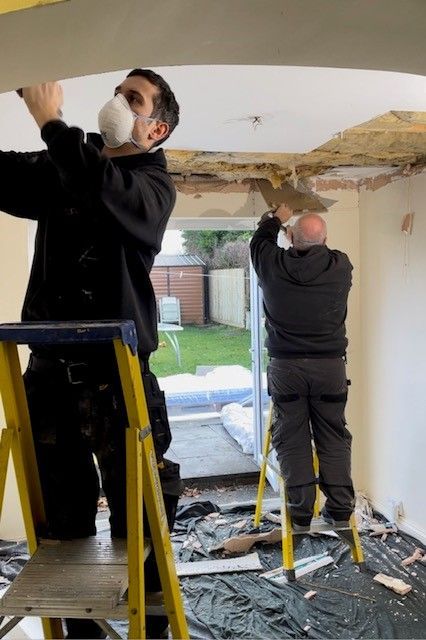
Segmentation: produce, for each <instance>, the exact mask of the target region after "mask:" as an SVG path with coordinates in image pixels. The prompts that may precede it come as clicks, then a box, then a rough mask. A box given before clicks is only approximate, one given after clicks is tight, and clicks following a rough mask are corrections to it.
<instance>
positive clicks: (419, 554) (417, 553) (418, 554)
mask: <svg viewBox="0 0 426 640" xmlns="http://www.w3.org/2000/svg"><path fill="white" fill-rule="evenodd" d="M424 558H425V551H424V549H420V547H417V548H416V549H415V550H414V553H412V554H411V556H408V558H404V560H402V562H401V564H402V566H403V567H408V566H409V565H410V564H414V562H416V560H420V562H424Z"/></svg>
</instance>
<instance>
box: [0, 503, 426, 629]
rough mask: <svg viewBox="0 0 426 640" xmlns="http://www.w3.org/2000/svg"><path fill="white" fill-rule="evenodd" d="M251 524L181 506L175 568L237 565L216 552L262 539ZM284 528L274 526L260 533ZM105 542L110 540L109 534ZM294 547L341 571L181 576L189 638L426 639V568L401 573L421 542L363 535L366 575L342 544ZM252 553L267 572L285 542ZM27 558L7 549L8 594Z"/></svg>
mask: <svg viewBox="0 0 426 640" xmlns="http://www.w3.org/2000/svg"><path fill="white" fill-rule="evenodd" d="M252 518H253V510H252V509H249V508H247V509H241V508H234V509H225V508H222V510H221V509H219V507H217V506H216V505H215V504H213V503H211V502H194V503H191V504H189V505H186V506H183V507H180V508H179V509H178V517H177V520H176V525H175V530H174V533H173V546H174V548H175V552H176V560H177V561H179V562H188V561H190V562H197V561H200V560H214V559H219V558H225V557H232V554H231V555H229V554H224V552H223V551H215V552H210V551H209V549H210V548H211V547H214V546H217V545H218V544H219V543H220V542H221V541H224V540H225V539H227V538H229V537H232V536H238V535H241V534H246V533H253V532H254V531H258V530H254V529H253V527H252V524H251V523H252ZM276 526H277V525H276V524H272V523H270V522H266V523H265V524H263V525H262V527H261V531H268V530H271V529H273V528H274V527H276ZM98 535H99V534H98ZM100 535H109V531H106V530H105V531H102V533H101V534H100ZM295 540H298V541H299V542H298V545H297V548H296V553H295V555H296V559H300V558H306V557H307V556H312V555H316V554H320V553H324V552H327V553H328V554H329V555H331V556H332V557H333V559H334V565H329V566H326V567H322V568H321V569H318V570H316V571H314V572H313V573H309V574H307V575H305V576H303V577H302V578H300V579H299V580H298V581H297V582H296V583H287V584H275V583H273V582H272V581H269V580H266V579H265V578H261V577H259V575H260V573H261V572H259V571H256V572H254V571H250V572H240V573H233V574H232V573H225V574H210V575H202V576H192V577H187V578H185V577H182V578H181V579H180V582H181V587H182V592H183V597H184V603H185V611H186V615H187V619H188V623H189V627H190V635H191V638H192V639H194V640H195V639H197V638H198V639H206V640H207V639H212V638H215V639H216V638H238V639H239V638H339V639H340V638H425V637H426V593H425V591H426V589H425V577H426V566H425V565H424V564H422V563H421V562H419V561H416V562H415V563H413V564H411V565H410V566H408V567H403V566H402V565H401V561H402V560H403V559H404V558H406V557H408V556H410V555H411V554H412V553H413V551H414V550H415V548H416V547H418V546H419V543H418V542H417V541H416V540H413V539H412V538H410V537H409V536H406V535H404V534H400V533H398V534H391V535H388V537H387V539H386V541H382V540H381V538H380V536H378V537H370V535H369V534H368V532H366V533H363V534H362V535H361V542H362V545H363V549H364V553H365V556H366V568H367V571H366V572H365V573H361V572H359V570H358V568H357V567H356V566H355V565H353V563H352V560H351V557H350V552H349V549H348V548H347V546H346V545H345V544H344V543H343V542H341V541H340V540H339V539H337V538H334V537H330V536H326V535H316V536H308V535H304V536H297V537H295ZM254 550H255V551H257V552H258V554H259V557H260V561H261V564H262V566H263V567H264V570H265V571H268V570H270V569H274V568H276V567H279V566H280V565H281V546H280V544H279V543H278V544H274V545H261V544H257V545H255V547H253V548H252V549H250V551H249V553H252V552H253V551H254ZM234 555H241V554H234ZM27 559H28V556H27V555H26V546H25V544H23V543H20V544H16V543H12V542H0V588H1V587H5V586H6V585H7V584H9V583H10V582H11V581H12V580H13V579H14V577H15V576H16V575H17V574H18V573H19V571H20V570H21V569H22V567H23V565H24V564H25V562H26V560H27ZM376 573H385V574H388V575H390V576H393V577H396V578H400V579H402V580H403V581H404V582H405V583H408V584H410V585H412V591H411V592H410V593H408V594H407V595H406V596H398V595H397V594H396V593H394V592H393V591H390V590H388V589H386V587H384V586H382V585H380V584H377V583H376V582H373V576H374V575H375V574H376ZM326 587H327V588H329V589H330V590H329V589H327V588H326ZM310 590H315V591H316V592H317V594H316V596H315V597H314V598H313V599H312V600H307V599H306V598H305V597H304V594H305V593H306V592H308V591H310ZM339 590H342V591H344V592H345V593H341V592H340V591H339ZM348 592H349V593H348ZM350 594H359V597H358V596H356V595H350ZM114 626H115V627H116V629H117V631H120V632H121V633H124V634H125V633H126V624H123V623H119V622H118V623H115V624H114Z"/></svg>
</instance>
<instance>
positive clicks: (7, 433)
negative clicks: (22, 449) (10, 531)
mask: <svg viewBox="0 0 426 640" xmlns="http://www.w3.org/2000/svg"><path fill="white" fill-rule="evenodd" d="M12 438H13V431H12V429H7V428H6V429H2V430H1V437H0V518H1V514H2V509H3V500H4V490H5V487H6V478H7V468H8V464H9V454H10V451H11V447H12Z"/></svg>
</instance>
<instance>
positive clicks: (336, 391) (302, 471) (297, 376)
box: [268, 358, 354, 525]
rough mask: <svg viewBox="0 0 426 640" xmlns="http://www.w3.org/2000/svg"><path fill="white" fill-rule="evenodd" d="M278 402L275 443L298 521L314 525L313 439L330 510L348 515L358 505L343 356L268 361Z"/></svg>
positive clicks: (338, 517)
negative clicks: (354, 486) (352, 477)
mask: <svg viewBox="0 0 426 640" xmlns="http://www.w3.org/2000/svg"><path fill="white" fill-rule="evenodd" d="M268 388H269V393H270V395H271V397H272V400H273V404H274V415H273V422H272V444H273V447H274V449H275V450H276V453H277V458H278V462H279V464H280V468H281V473H282V474H283V477H284V479H285V482H286V488H287V499H288V508H289V510H290V514H291V517H292V520H293V522H294V523H296V524H300V525H309V523H310V521H311V518H312V513H313V508H314V503H315V485H316V479H315V474H314V470H313V460H312V440H313V441H314V443H315V447H316V451H317V454H318V458H319V467H320V471H319V485H320V488H321V490H322V492H323V493H324V495H325V496H326V503H325V509H326V511H327V512H328V514H329V515H330V516H331V517H332V518H333V519H335V520H348V519H349V517H350V515H351V513H352V511H353V506H354V490H353V486H352V480H351V441H352V436H351V434H350V433H349V431H348V429H347V428H346V420H345V406H346V400H347V390H348V387H347V379H346V367H345V362H344V360H343V359H342V358H319V359H314V358H311V359H277V358H271V360H270V363H269V365H268Z"/></svg>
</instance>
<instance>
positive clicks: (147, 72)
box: [127, 69, 179, 147]
mask: <svg viewBox="0 0 426 640" xmlns="http://www.w3.org/2000/svg"><path fill="white" fill-rule="evenodd" d="M132 76H142V78H146V79H147V80H148V82H150V83H151V84H153V85H154V86H155V87H157V89H158V93H157V95H156V96H154V108H153V110H152V114H151V116H152V117H153V118H158V120H161V121H162V122H167V124H168V125H169V133H168V134H167V136H165V137H164V138H162V139H161V140H158V142H156V143H155V144H154V145H153V146H154V147H155V146H156V145H159V144H162V143H163V142H164V140H167V138H168V137H169V135H170V134H171V133H172V131H173V130H174V128H175V127H176V126H177V124H178V123H179V105H178V103H177V101H176V98H175V94H174V93H173V91H172V90H171V89H170V87H169V85H168V84H167V82H166V81H165V80H164V78H162V77H161V76H159V75H158V73H155V71H151V69H133V71H131V72H130V73H129V74H128V75H127V77H128V78H131V77H132Z"/></svg>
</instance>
